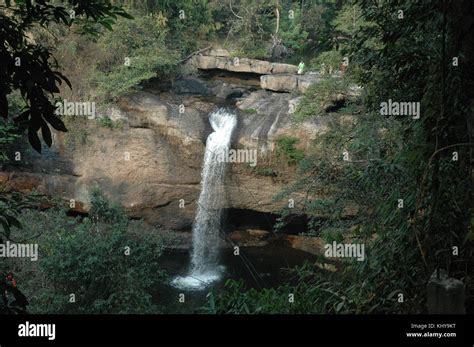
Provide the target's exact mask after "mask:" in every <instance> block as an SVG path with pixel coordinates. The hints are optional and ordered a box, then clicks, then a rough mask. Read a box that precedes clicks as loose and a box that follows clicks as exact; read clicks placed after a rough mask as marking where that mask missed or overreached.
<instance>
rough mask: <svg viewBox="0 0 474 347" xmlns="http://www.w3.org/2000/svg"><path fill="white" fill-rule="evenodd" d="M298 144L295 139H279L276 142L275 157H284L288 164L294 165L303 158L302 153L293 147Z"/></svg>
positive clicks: (288, 137) (289, 137) (297, 140)
mask: <svg viewBox="0 0 474 347" xmlns="http://www.w3.org/2000/svg"><path fill="white" fill-rule="evenodd" d="M298 142H299V139H298V138H296V137H291V136H287V137H281V138H279V139H278V140H277V150H276V152H277V155H279V156H282V157H284V158H285V159H286V160H287V162H288V163H289V164H296V163H298V162H299V161H301V160H302V159H303V158H304V151H303V150H302V149H298V148H296V147H295V145H297V144H298Z"/></svg>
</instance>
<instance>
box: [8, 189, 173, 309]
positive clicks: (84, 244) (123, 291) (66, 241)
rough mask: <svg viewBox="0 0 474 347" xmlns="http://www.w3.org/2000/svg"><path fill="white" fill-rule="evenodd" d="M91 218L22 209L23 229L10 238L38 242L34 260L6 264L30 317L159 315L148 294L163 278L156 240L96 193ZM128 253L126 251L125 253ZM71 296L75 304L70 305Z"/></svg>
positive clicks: (93, 198)
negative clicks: (14, 279)
mask: <svg viewBox="0 0 474 347" xmlns="http://www.w3.org/2000/svg"><path fill="white" fill-rule="evenodd" d="M91 195H92V198H91V215H90V218H83V217H77V218H75V219H74V218H70V217H67V216H66V210H64V209H60V208H56V207H55V208H53V209H50V210H48V211H44V212H41V211H36V210H23V211H22V214H21V216H20V217H19V220H20V222H21V223H22V224H23V226H24V230H23V231H21V237H20V232H19V231H18V230H16V229H15V233H12V237H14V239H15V240H18V239H26V240H32V241H31V242H35V243H38V244H39V259H38V261H36V262H31V261H29V260H25V261H23V262H19V261H13V260H10V259H7V260H6V263H5V264H4V265H5V267H6V268H9V269H10V270H11V271H13V272H14V273H15V277H16V278H17V280H18V285H19V288H20V289H21V290H22V292H23V293H25V294H26V295H27V296H28V298H29V301H30V306H29V307H28V311H29V312H31V313H61V314H63V313H66V314H67V313H81V314H82V313H89V314H96V313H101V314H111V313H112V314H113V313H119V314H122V313H140V314H143V313H159V312H161V311H162V309H161V307H158V306H157V305H155V304H154V302H153V300H152V295H153V294H154V291H155V288H156V285H157V284H158V283H159V282H160V281H163V280H165V277H166V276H165V273H164V272H163V271H162V270H161V268H160V267H159V265H158V260H159V257H160V255H161V252H162V243H161V239H160V238H159V237H158V236H156V234H155V233H151V232H150V231H149V230H148V231H145V229H146V228H145V226H144V224H143V223H141V222H140V221H129V220H128V219H127V216H126V215H125V214H124V213H123V210H122V209H121V208H120V207H119V206H118V205H115V204H112V203H110V202H109V201H108V200H107V199H106V198H105V197H104V196H103V195H102V194H101V193H100V192H99V191H98V190H95V191H94V192H93V193H92V194H91ZM128 250H129V253H127V252H128ZM127 254H129V255H127ZM71 294H74V295H75V302H74V303H73V302H70V298H71V296H70V295H71Z"/></svg>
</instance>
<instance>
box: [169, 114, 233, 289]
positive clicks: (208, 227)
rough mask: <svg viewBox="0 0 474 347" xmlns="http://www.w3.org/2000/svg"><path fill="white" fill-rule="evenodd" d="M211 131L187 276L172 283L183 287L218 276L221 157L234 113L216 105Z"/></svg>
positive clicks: (199, 284)
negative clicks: (217, 108) (217, 107)
mask: <svg viewBox="0 0 474 347" xmlns="http://www.w3.org/2000/svg"><path fill="white" fill-rule="evenodd" d="M209 122H210V123H211V126H212V129H214V132H213V133H211V134H210V135H209V136H208V137H207V141H206V153H205V155H204V165H203V169H202V173H201V194H200V195H199V201H198V208H197V214H196V218H195V220H194V224H193V251H192V256H191V270H190V274H189V275H188V276H186V277H177V278H175V279H174V280H173V282H172V284H173V285H174V286H176V287H179V288H183V289H201V288H204V287H205V286H207V285H208V284H209V283H211V282H213V281H215V280H217V279H219V277H220V275H221V272H222V267H219V266H218V256H219V240H220V238H219V232H220V227H221V216H222V207H223V204H224V202H225V196H224V179H225V166H226V162H225V161H223V160H220V159H219V157H220V156H222V153H224V151H226V150H228V149H229V146H230V141H231V137H232V132H233V130H234V128H235V126H236V124H237V118H236V116H235V115H234V114H232V113H229V112H228V111H226V110H224V109H219V110H218V111H216V112H213V113H211V115H210V116H209Z"/></svg>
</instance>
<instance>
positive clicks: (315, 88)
mask: <svg viewBox="0 0 474 347" xmlns="http://www.w3.org/2000/svg"><path fill="white" fill-rule="evenodd" d="M352 99H353V98H352V97H351V96H350V93H349V82H348V80H347V79H346V78H345V77H333V76H327V77H323V79H322V80H321V81H318V82H317V83H314V84H312V85H311V86H310V87H309V88H308V89H307V90H306V92H305V94H304V95H303V97H302V98H301V100H300V101H299V103H298V106H297V108H296V112H295V113H294V119H295V121H297V122H299V121H302V120H304V119H306V118H310V117H313V116H317V115H321V114H324V113H326V112H328V111H329V110H331V108H333V107H335V106H336V105H338V104H344V103H346V102H351V101H354V100H352Z"/></svg>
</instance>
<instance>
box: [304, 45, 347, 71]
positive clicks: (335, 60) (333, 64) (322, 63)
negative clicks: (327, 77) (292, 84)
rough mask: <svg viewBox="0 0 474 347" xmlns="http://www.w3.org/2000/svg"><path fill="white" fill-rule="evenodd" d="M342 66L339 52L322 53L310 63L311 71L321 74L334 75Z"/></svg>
mask: <svg viewBox="0 0 474 347" xmlns="http://www.w3.org/2000/svg"><path fill="white" fill-rule="evenodd" d="M341 64H342V55H341V53H340V52H339V51H335V50H332V51H327V52H322V53H321V54H319V55H318V56H317V57H316V58H314V59H312V60H311V62H310V67H311V69H315V70H317V71H319V72H320V73H323V74H324V73H334V72H336V71H338V70H339V67H340V66H341Z"/></svg>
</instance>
